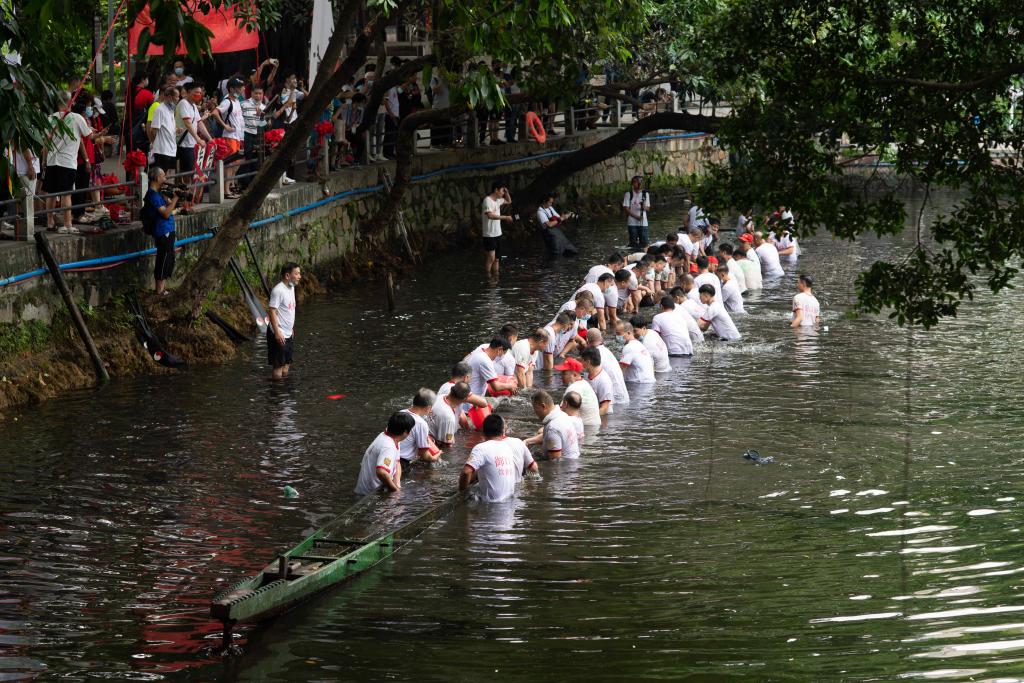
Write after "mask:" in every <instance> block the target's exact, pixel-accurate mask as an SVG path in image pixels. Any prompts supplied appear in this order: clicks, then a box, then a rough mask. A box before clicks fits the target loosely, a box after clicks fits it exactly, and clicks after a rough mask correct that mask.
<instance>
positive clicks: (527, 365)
mask: <svg viewBox="0 0 1024 683" xmlns="http://www.w3.org/2000/svg"><path fill="white" fill-rule="evenodd" d="M533 359H534V355H533V352H532V351H530V340H529V339H520V340H518V341H516V343H515V344H513V345H512V360H513V361H514V362H515V365H516V367H520V368H522V369H523V370H532V369H533V368H534V361H533ZM513 369H514V368H513ZM509 374H510V375H511V374H514V373H511V372H510V373H509Z"/></svg>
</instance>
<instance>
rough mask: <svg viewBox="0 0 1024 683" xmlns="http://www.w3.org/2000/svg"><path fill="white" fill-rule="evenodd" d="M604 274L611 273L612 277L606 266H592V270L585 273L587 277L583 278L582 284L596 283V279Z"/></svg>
mask: <svg viewBox="0 0 1024 683" xmlns="http://www.w3.org/2000/svg"><path fill="white" fill-rule="evenodd" d="M605 273H611V274H612V275H614V273H612V269H611V268H609V267H608V266H594V267H593V268H591V269H590V270H588V271H587V276H586V277H585V278H583V282H594V283H596V282H597V278H599V277H601V276H602V275H604V274H605Z"/></svg>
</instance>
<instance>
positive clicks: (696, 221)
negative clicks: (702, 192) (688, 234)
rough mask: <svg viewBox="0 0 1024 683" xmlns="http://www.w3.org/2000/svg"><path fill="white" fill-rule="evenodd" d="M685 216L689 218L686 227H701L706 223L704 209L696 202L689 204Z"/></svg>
mask: <svg viewBox="0 0 1024 683" xmlns="http://www.w3.org/2000/svg"><path fill="white" fill-rule="evenodd" d="M687 217H688V218H689V222H688V223H687V224H686V225H687V227H688V228H703V227H704V226H705V225H707V224H708V220H707V218H705V217H704V209H702V208H700V207H699V206H697V205H696V204H693V205H691V206H690V210H689V211H688V212H687Z"/></svg>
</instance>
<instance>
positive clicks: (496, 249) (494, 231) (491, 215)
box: [481, 181, 512, 278]
mask: <svg viewBox="0 0 1024 683" xmlns="http://www.w3.org/2000/svg"><path fill="white" fill-rule="evenodd" d="M511 203H512V197H511V196H509V193H508V187H507V186H506V185H505V183H504V182H502V181H495V182H494V183H493V184H492V185H491V193H490V194H489V195H487V196H486V197H484V201H483V214H482V215H483V227H482V229H481V234H482V235H483V238H484V252H485V253H486V255H487V256H486V258H485V259H484V272H485V273H486V275H487V276H488V277H491V278H496V277H498V270H499V261H500V260H501V224H502V223H511V222H512V216H502V215H501V207H502V206H504V205H505V204H511Z"/></svg>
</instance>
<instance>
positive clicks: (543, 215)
mask: <svg viewBox="0 0 1024 683" xmlns="http://www.w3.org/2000/svg"><path fill="white" fill-rule="evenodd" d="M552 218H561V216H559V215H558V212H557V211H555V207H553V206H549V207H548V208H546V209H545V208H544V207H543V206H542V207H540V208H538V209H537V222H538V223H540V224H541V225H542V226H544V227H545V228H546V227H547V226H548V221H550V220H551V219H552Z"/></svg>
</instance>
